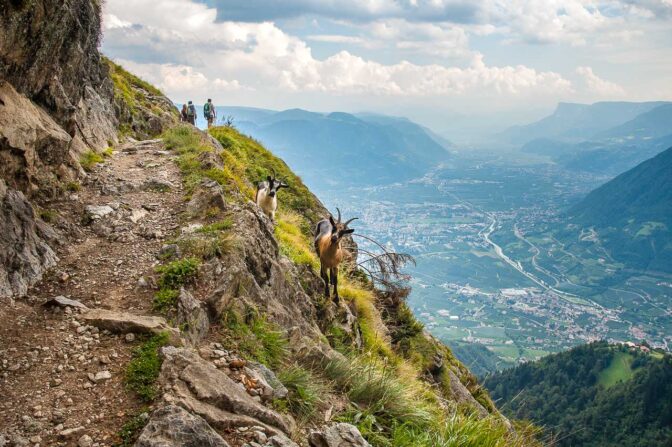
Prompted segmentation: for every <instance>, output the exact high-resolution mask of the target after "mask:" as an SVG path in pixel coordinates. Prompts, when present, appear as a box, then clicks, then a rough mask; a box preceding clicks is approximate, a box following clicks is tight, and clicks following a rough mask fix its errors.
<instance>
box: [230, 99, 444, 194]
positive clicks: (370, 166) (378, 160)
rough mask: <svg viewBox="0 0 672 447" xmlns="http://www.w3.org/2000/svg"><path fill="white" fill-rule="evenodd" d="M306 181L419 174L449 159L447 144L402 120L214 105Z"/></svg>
mask: <svg viewBox="0 0 672 447" xmlns="http://www.w3.org/2000/svg"><path fill="white" fill-rule="evenodd" d="M217 110H218V116H219V119H220V120H222V119H224V118H225V117H227V116H231V117H233V122H234V125H235V126H236V127H237V128H238V129H239V130H240V131H242V132H243V133H246V134H248V135H250V136H252V137H254V138H256V139H257V140H260V141H261V142H262V143H264V144H265V145H266V146H267V147H269V148H271V149H272V150H273V151H274V152H275V153H276V154H278V155H279V156H280V157H282V158H283V159H284V160H285V161H286V162H287V163H288V164H289V165H290V166H292V168H294V169H295V170H296V171H298V172H301V173H303V176H304V177H305V178H304V180H306V181H307V182H308V183H309V184H311V185H319V182H327V183H329V184H331V185H346V184H347V185H352V184H360V185H379V184H385V183H392V182H396V181H403V180H408V179H410V178H413V177H417V176H421V175H423V174H424V173H425V172H426V171H427V170H429V169H430V168H432V167H434V166H436V165H438V164H440V163H442V162H446V161H448V160H450V158H451V154H450V152H449V148H450V147H451V143H450V142H449V141H447V140H445V139H444V138H442V137H440V136H438V135H436V134H434V133H432V132H431V131H430V130H429V129H426V128H424V127H422V126H420V125H418V124H416V123H413V122H412V121H409V120H407V119H405V118H396V117H388V116H383V115H375V114H359V115H353V114H349V113H343V112H333V113H328V114H323V113H315V112H309V111H306V110H301V109H290V110H284V111H279V112H278V111H273V110H266V109H254V108H247V107H218V108H217Z"/></svg>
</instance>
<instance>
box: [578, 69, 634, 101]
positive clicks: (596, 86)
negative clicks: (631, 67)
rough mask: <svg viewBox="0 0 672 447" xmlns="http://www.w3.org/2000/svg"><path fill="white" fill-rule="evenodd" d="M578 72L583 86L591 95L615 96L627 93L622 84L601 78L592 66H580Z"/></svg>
mask: <svg viewBox="0 0 672 447" xmlns="http://www.w3.org/2000/svg"><path fill="white" fill-rule="evenodd" d="M576 74H577V75H579V77H580V78H581V81H582V82H581V83H582V85H583V87H584V88H585V89H586V90H587V93H588V94H589V95H591V96H598V97H606V98H614V97H621V96H624V95H625V89H623V87H621V86H620V85H618V84H616V83H614V82H610V81H607V80H605V79H602V78H600V77H599V76H597V75H596V74H595V73H593V69H592V68H590V67H578V68H577V69H576Z"/></svg>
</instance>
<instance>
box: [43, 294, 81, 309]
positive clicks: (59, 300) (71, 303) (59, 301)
mask: <svg viewBox="0 0 672 447" xmlns="http://www.w3.org/2000/svg"><path fill="white" fill-rule="evenodd" d="M44 306H46V307H55V306H59V307H76V308H78V309H88V307H86V306H85V305H84V304H82V303H80V302H79V301H77V300H72V299H70V298H66V297H64V296H62V295H59V296H56V297H54V298H51V299H50V300H47V302H46V303H44Z"/></svg>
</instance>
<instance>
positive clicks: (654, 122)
mask: <svg viewBox="0 0 672 447" xmlns="http://www.w3.org/2000/svg"><path fill="white" fill-rule="evenodd" d="M669 134H672V104H669V103H668V104H663V105H661V106H658V107H656V108H654V109H652V110H649V111H648V112H644V113H642V114H640V115H637V116H636V117H635V118H633V119H632V120H630V121H628V122H626V123H623V124H621V125H619V126H616V127H613V128H611V129H609V130H606V131H604V132H601V133H599V134H598V135H596V136H595V137H596V138H600V139H603V138H610V139H622V140H633V139H634V140H647V139H652V138H660V137H663V136H665V135H669Z"/></svg>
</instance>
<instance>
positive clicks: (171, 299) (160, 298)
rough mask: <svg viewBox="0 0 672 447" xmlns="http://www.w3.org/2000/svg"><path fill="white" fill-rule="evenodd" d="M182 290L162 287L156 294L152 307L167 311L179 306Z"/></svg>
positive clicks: (158, 310) (156, 309)
mask: <svg viewBox="0 0 672 447" xmlns="http://www.w3.org/2000/svg"><path fill="white" fill-rule="evenodd" d="M179 296H180V291H179V290H175V289H161V290H159V291H158V292H156V294H155V295H154V301H153V302H152V308H153V309H154V310H155V311H157V312H165V311H167V310H170V309H174V308H175V306H177V298H178V297H179Z"/></svg>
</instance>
